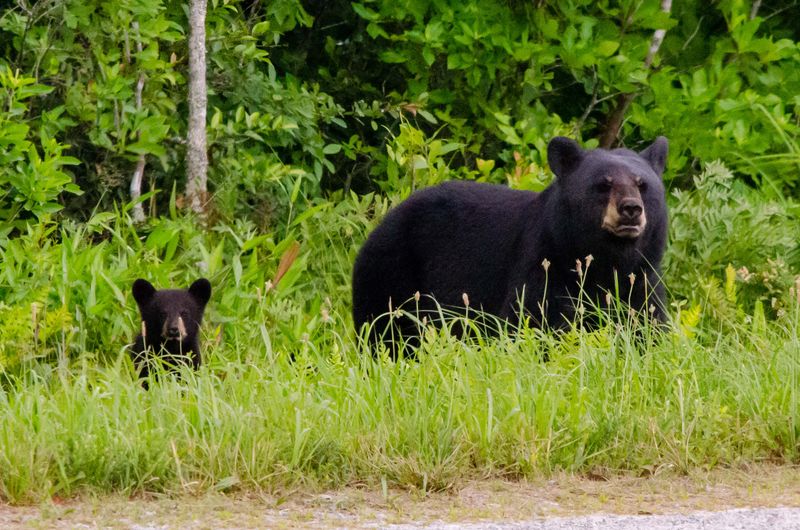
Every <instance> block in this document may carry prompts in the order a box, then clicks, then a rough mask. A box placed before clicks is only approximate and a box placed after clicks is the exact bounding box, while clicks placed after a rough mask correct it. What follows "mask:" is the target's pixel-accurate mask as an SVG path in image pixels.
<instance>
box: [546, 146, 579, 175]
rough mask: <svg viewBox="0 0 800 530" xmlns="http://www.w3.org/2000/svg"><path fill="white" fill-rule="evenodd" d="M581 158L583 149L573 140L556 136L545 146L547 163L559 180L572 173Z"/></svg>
mask: <svg viewBox="0 0 800 530" xmlns="http://www.w3.org/2000/svg"><path fill="white" fill-rule="evenodd" d="M582 158H583V149H581V146H580V145H578V142H576V141H575V140H572V139H570V138H564V137H563V136H556V137H555V138H553V139H552V140H550V143H549V144H547V163H548V164H550V169H552V170H553V173H555V175H556V176H557V177H559V178H560V177H565V176H566V175H569V174H570V173H572V172H573V171H574V170H575V168H576V167H578V164H579V163H580V161H581V159H582Z"/></svg>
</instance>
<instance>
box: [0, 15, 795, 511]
mask: <svg viewBox="0 0 800 530" xmlns="http://www.w3.org/2000/svg"><path fill="white" fill-rule="evenodd" d="M661 4H662V3H661V2H660V1H658V0H644V1H642V0H622V1H614V2H612V1H610V0H600V1H590V0H572V1H568V2H542V1H536V2H521V1H516V0H512V1H488V0H459V1H456V0H404V1H396V0H362V1H359V2H351V1H347V0H330V1H323V0H306V1H301V0H212V1H211V2H209V4H208V18H207V48H208V57H207V59H208V79H207V81H208V88H209V109H208V124H207V133H208V140H209V143H208V145H209V149H208V154H209V161H210V168H209V171H210V174H209V179H210V188H211V189H210V191H211V192H212V200H211V204H210V210H211V211H210V214H211V215H210V216H209V218H208V223H207V224H206V225H201V224H199V223H198V222H196V219H194V218H193V217H191V216H189V215H186V214H184V213H183V211H182V208H181V207H182V204H183V202H184V201H183V190H184V186H185V171H184V169H185V168H184V158H185V151H186V145H185V137H186V127H187V111H186V107H187V105H186V87H187V50H186V42H187V15H186V13H187V11H186V9H187V6H186V5H185V3H184V2H177V1H174V0H115V1H113V2H112V1H108V0H102V1H101V0H39V1H33V0H15V1H13V2H0V373H2V381H0V410H1V411H2V412H0V424H2V425H3V426H4V428H3V429H0V431H2V434H0V498H2V499H14V500H29V499H35V498H39V497H41V496H42V495H52V494H56V493H58V494H62V493H67V494H68V493H71V492H74V491H77V490H80V489H81V488H83V487H94V488H99V489H101V490H113V489H121V490H124V491H138V490H146V489H154V490H164V491H180V490H181V489H182V488H183V489H186V488H184V486H185V485H186V484H200V485H201V486H200V487H213V488H217V489H221V490H226V489H229V488H232V487H239V486H240V485H243V486H247V485H253V486H256V487H268V488H272V487H279V486H282V485H286V484H290V483H291V484H296V483H298V482H304V481H307V480H314V479H318V480H319V481H321V482H323V483H327V484H341V483H344V482H349V481H361V480H368V481H369V480H373V481H375V480H382V481H384V484H385V481H386V480H388V481H389V482H391V483H394V484H402V485H405V486H410V487H418V488H421V489H429V488H446V487H448V486H449V485H451V484H453V483H454V481H456V480H457V479H458V477H460V476H463V475H470V474H472V475H478V476H485V475H486V474H492V473H496V474H503V475H513V476H519V475H525V474H529V473H536V472H542V471H545V472H547V471H552V470H554V469H569V470H577V471H586V470H589V469H593V468H595V467H596V466H601V467H607V468H611V469H622V468H625V469H631V470H634V471H636V472H646V470H648V469H650V471H652V469H654V468H657V467H659V466H662V465H666V466H675V467H676V468H678V469H682V470H685V469H687V468H689V467H692V466H701V465H715V464H734V463H737V462H739V461H742V460H763V459H771V460H778V461H781V462H790V463H794V464H796V463H798V462H800V457H798V455H800V444H799V443H798V440H800V408H798V407H800V394H798V389H799V388H800V384H798V382H797V378H798V374H800V366H798V359H800V350H799V349H798V348H800V346H799V343H798V339H797V328H798V304H800V237H798V234H800V206H798V199H800V146H799V145H800V144H799V143H798V133H800V95H798V94H800V46H798V42H800V26H798V24H797V20H798V19H800V5H798V4H797V3H785V2H776V1H772V2H771V1H764V2H755V3H752V4H751V3H750V2H744V1H742V0H722V1H719V2H703V1H700V0H687V1H684V2H674V3H673V5H672V8H671V11H670V12H669V13H666V12H663V11H662V7H661ZM659 29H661V30H665V31H666V33H665V38H664V40H663V44H661V46H660V48H659V49H658V51H657V52H655V53H654V54H652V55H651V56H649V54H650V49H651V46H652V44H653V36H654V32H655V31H656V30H659ZM648 57H649V58H648ZM139 94H140V97H139V96H138V95H139ZM620 112H621V114H620ZM616 117H621V120H620V121H619V122H618V123H617V125H619V130H618V131H616V130H615V127H616V125H615V121H614V120H615V119H616ZM608 131H612V132H615V133H617V132H618V134H615V135H614V139H615V141H616V142H617V143H618V144H619V145H625V146H628V147H631V148H634V149H635V148H639V147H641V146H643V145H646V144H648V143H649V142H650V141H652V139H653V138H654V137H655V136H657V135H660V134H663V135H665V136H667V137H669V139H670V158H669V161H668V169H667V174H666V176H665V178H666V180H667V184H668V186H667V187H668V188H669V197H668V200H669V206H670V211H671V228H670V244H669V247H668V250H667V255H666V266H665V271H664V274H665V282H666V284H667V286H668V288H669V297H670V304H671V305H670V313H671V316H672V318H673V323H674V325H673V326H672V327H671V328H670V330H668V331H667V332H666V333H664V334H663V335H661V334H654V335H651V334H650V333H649V330H645V331H646V333H645V336H646V337H647V342H646V348H645V349H646V350H647V352H648V354H647V355H642V352H641V343H640V342H639V341H640V339H642V330H640V329H631V328H630V326H631V325H632V324H631V323H630V322H627V323H623V324H624V325H623V324H619V326H622V327H619V326H617V325H616V324H613V323H609V324H608V325H607V326H605V327H603V328H602V329H600V330H599V331H597V332H594V333H586V332H582V331H579V330H574V331H573V332H570V333H566V334H563V335H560V336H555V335H551V334H547V333H539V332H533V331H530V332H529V333H528V332H523V333H522V334H520V335H519V336H518V337H517V338H516V340H512V339H510V338H508V337H501V338H499V339H494V340H485V339H484V338H482V337H476V338H475V340H474V341H472V342H470V341H467V342H465V343H462V342H459V341H457V340H455V339H454V338H453V337H450V336H448V334H447V333H446V332H442V333H440V334H438V335H437V334H436V333H435V332H433V331H431V332H430V336H429V337H426V347H425V355H421V356H420V360H419V362H416V363H415V362H411V363H408V362H405V361H401V362H399V363H392V362H391V361H389V360H387V359H385V358H379V359H375V360H373V359H372V358H371V357H370V356H365V355H363V352H362V351H361V350H360V348H359V344H358V342H357V340H356V337H355V334H354V332H353V330H352V324H351V321H350V316H349V304H350V273H351V268H352V263H353V259H354V257H355V253H356V251H357V249H358V248H359V246H360V244H361V243H362V242H363V240H364V238H365V237H366V234H367V233H368V231H369V230H370V229H371V228H372V227H374V226H375V224H376V223H377V222H378V220H379V219H380V218H381V217H382V216H383V215H384V214H385V213H386V211H387V210H388V208H389V207H390V206H391V205H392V204H395V203H396V202H397V201H398V200H401V199H402V198H403V197H405V196H407V194H408V193H409V192H410V191H411V190H413V189H415V188H418V187H422V186H427V185H431V184H434V183H437V182H441V181H443V180H447V179H456V178H470V179H479V180H485V181H492V182H498V183H505V184H508V185H510V186H513V187H518V188H524V189H533V190H540V189H542V188H543V187H544V186H546V185H547V183H548V182H549V181H550V179H551V178H552V175H551V174H550V172H549V169H548V167H547V160H546V149H545V146H546V145H547V142H548V140H549V139H550V138H552V137H553V136H555V135H567V136H571V137H575V138H578V139H580V140H581V141H582V142H583V143H584V144H585V145H587V146H590V147H593V146H596V145H598V142H599V141H600V138H601V137H603V135H604V134H605V133H607V132H608ZM142 154H144V155H145V160H146V168H145V190H144V191H145V192H146V193H145V194H144V195H143V196H142V199H141V200H142V201H143V202H144V205H145V210H146V212H147V214H148V220H147V222H146V223H144V224H137V223H134V222H133V221H132V219H131V208H132V205H131V204H130V203H129V200H128V197H129V195H128V184H129V181H130V178H131V176H132V175H133V172H134V168H135V166H136V161H137V159H138V157H139V156H140V155H142ZM297 243H299V244H300V249H301V250H300V253H299V257H298V258H297V259H296V261H294V262H293V263H292V264H291V266H290V267H289V269H288V272H286V274H285V275H284V276H283V277H282V278H280V281H279V282H278V281H277V278H276V271H277V270H278V269H279V267H280V265H279V264H280V261H281V258H282V257H283V256H286V255H291V253H292V252H291V249H293V248H294V247H295V245H296V244H297ZM201 275H204V276H207V277H208V278H209V279H210V280H211V281H212V284H213V286H214V295H213V297H212V301H211V304H210V306H209V311H208V313H207V314H208V319H207V322H206V324H205V325H204V329H205V337H204V343H203V344H204V349H205V351H206V352H207V357H206V359H207V360H208V366H207V367H206V368H204V369H203V370H201V372H199V373H198V374H197V375H196V376H195V375H192V374H185V376H186V377H185V379H184V383H179V382H167V383H165V384H164V385H163V386H159V387H158V388H157V389H155V390H154V391H151V392H150V393H143V392H142V391H141V389H140V388H139V387H138V386H137V384H136V383H135V382H134V381H133V380H132V374H133V371H132V369H131V366H130V362H129V360H128V358H127V356H126V353H125V345H126V343H127V342H128V341H129V340H130V339H131V338H132V336H133V335H134V334H135V332H136V330H137V329H138V324H137V322H136V318H137V315H136V311H135V307H134V303H133V300H132V298H131V295H130V292H129V291H130V286H131V283H132V282H133V280H134V279H135V278H137V277H147V278H148V279H149V280H151V281H152V282H153V283H154V284H157V285H159V286H161V287H168V286H186V285H188V283H189V282H191V280H193V279H195V278H197V277H198V276H201ZM623 320H624V319H623ZM626 326H627V327H626ZM634 327H635V326H634ZM541 353H547V355H548V357H549V358H550V359H551V362H549V363H542V362H541ZM648 466H649V467H648Z"/></svg>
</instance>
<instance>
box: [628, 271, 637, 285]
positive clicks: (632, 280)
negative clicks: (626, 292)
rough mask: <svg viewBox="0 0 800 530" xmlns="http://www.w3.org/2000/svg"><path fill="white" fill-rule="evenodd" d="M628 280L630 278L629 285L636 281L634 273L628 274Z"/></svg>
mask: <svg viewBox="0 0 800 530" xmlns="http://www.w3.org/2000/svg"><path fill="white" fill-rule="evenodd" d="M628 280H630V282H631V285H633V283H634V282H635V281H636V275H635V274H634V273H630V274H628Z"/></svg>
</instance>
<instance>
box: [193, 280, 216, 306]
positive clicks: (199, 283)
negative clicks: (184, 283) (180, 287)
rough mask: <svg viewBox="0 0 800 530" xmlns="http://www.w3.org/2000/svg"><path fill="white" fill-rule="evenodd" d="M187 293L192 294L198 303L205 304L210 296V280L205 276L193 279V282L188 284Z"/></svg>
mask: <svg viewBox="0 0 800 530" xmlns="http://www.w3.org/2000/svg"><path fill="white" fill-rule="evenodd" d="M189 294H190V295H192V297H193V298H194V299H195V300H196V301H197V303H198V304H200V305H203V306H204V305H206V304H207V303H208V301H209V299H210V298H211V282H209V281H208V280H206V279H205V278H200V279H199V280H195V282H194V283H193V284H192V285H190V286H189Z"/></svg>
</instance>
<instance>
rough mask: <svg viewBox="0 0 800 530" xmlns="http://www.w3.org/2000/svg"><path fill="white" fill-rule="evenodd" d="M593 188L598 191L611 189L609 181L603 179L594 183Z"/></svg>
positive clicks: (603, 191)
mask: <svg viewBox="0 0 800 530" xmlns="http://www.w3.org/2000/svg"><path fill="white" fill-rule="evenodd" d="M594 189H595V190H596V191H598V192H600V193H608V192H609V191H611V182H609V181H607V180H603V181H601V182H598V183H597V184H595V185H594Z"/></svg>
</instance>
